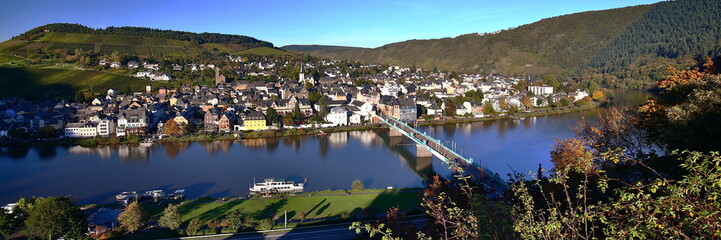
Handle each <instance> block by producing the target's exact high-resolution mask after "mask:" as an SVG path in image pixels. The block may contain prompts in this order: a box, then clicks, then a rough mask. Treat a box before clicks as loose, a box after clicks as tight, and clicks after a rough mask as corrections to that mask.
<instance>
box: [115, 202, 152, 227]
mask: <svg viewBox="0 0 721 240" xmlns="http://www.w3.org/2000/svg"><path fill="white" fill-rule="evenodd" d="M118 220H119V221H120V225H122V226H123V227H125V228H127V229H128V231H130V232H131V233H132V232H135V231H136V230H138V229H140V228H141V227H143V226H145V224H147V223H148V213H147V211H146V210H145V208H144V207H143V205H140V203H138V202H137V201H135V202H132V203H130V205H128V206H127V207H125V211H123V212H122V213H120V216H119V217H118Z"/></svg>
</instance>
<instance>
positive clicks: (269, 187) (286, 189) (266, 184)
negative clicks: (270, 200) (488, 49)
mask: <svg viewBox="0 0 721 240" xmlns="http://www.w3.org/2000/svg"><path fill="white" fill-rule="evenodd" d="M303 185H305V181H304V182H302V183H296V182H293V181H286V180H285V179H275V178H266V179H264V180H263V181H262V182H255V179H254V180H253V187H251V188H249V190H250V194H273V193H299V192H303Z"/></svg>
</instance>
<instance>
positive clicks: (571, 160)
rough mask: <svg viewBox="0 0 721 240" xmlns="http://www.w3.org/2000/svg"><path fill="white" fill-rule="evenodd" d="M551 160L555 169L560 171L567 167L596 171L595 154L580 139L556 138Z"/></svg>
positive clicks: (581, 170) (588, 171) (576, 169)
mask: <svg viewBox="0 0 721 240" xmlns="http://www.w3.org/2000/svg"><path fill="white" fill-rule="evenodd" d="M551 162H552V163H553V166H554V167H553V171H554V172H559V171H561V170H562V169H565V168H571V169H573V170H575V171H578V172H582V173H590V172H592V171H595V169H596V168H595V166H594V164H593V155H592V153H591V152H590V151H589V150H588V149H586V146H585V145H584V143H583V141H581V140H580V139H575V138H574V139H563V140H556V145H555V146H553V150H551Z"/></svg>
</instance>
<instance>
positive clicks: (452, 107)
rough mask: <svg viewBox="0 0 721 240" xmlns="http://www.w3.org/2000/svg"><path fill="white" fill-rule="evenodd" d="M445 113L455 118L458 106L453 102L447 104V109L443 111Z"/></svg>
mask: <svg viewBox="0 0 721 240" xmlns="http://www.w3.org/2000/svg"><path fill="white" fill-rule="evenodd" d="M443 113H444V115H446V116H455V115H456V104H455V103H453V102H446V108H445V109H443Z"/></svg>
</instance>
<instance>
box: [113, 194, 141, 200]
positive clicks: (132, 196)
mask: <svg viewBox="0 0 721 240" xmlns="http://www.w3.org/2000/svg"><path fill="white" fill-rule="evenodd" d="M137 198H138V192H121V193H120V194H118V195H115V200H118V201H125V200H130V199H137Z"/></svg>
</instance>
